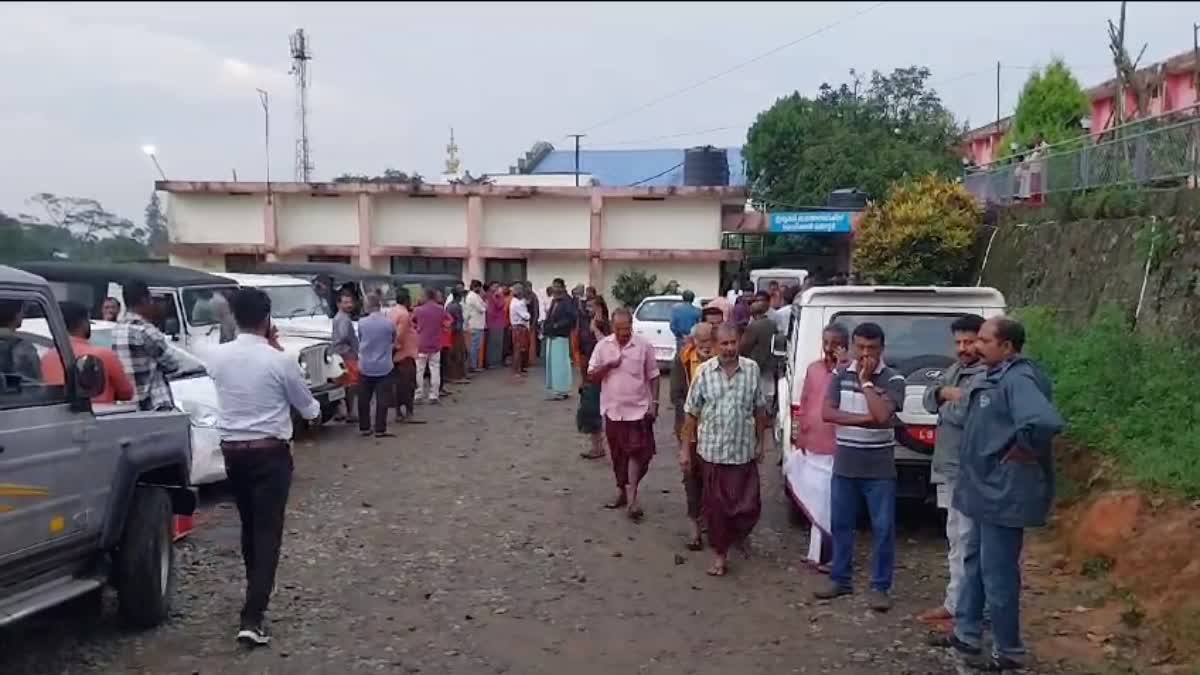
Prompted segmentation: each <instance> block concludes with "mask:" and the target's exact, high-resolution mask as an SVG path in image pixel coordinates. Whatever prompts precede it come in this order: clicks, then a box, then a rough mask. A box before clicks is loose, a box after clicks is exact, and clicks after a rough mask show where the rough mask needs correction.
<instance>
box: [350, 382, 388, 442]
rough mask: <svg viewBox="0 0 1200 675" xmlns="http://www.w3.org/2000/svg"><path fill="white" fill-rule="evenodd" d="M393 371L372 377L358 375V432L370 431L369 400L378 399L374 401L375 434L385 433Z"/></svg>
mask: <svg viewBox="0 0 1200 675" xmlns="http://www.w3.org/2000/svg"><path fill="white" fill-rule="evenodd" d="M393 374H395V370H393V371H392V372H390V373H388V374H387V375H381V376H379V377H372V376H370V375H364V374H363V373H361V372H360V373H359V374H358V430H359V431H362V432H367V431H370V430H371V426H370V425H371V421H370V420H371V399H372V398H378V400H377V401H375V433H377V434H382V433H384V432H385V431H387V413H388V407H389V405H390V404H391V397H392V389H394V384H393V379H392V375H393Z"/></svg>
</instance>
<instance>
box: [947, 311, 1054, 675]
mask: <svg viewBox="0 0 1200 675" xmlns="http://www.w3.org/2000/svg"><path fill="white" fill-rule="evenodd" d="M975 345H976V349H977V350H978V351H979V357H980V360H981V361H983V364H984V365H985V366H986V367H987V371H986V372H985V373H984V374H983V376H982V377H980V378H979V379H977V380H975V382H974V383H973V385H972V387H971V389H970V391H969V392H968V398H967V399H966V400H967V415H966V423H965V424H964V425H963V435H962V443H961V445H960V446H959V467H958V471H959V472H958V481H957V483H956V484H955V490H954V498H953V501H952V505H953V506H954V508H956V509H958V510H959V511H961V512H962V513H963V514H964V515H965V516H966V517H967V518H969V519H970V522H971V527H970V530H969V532H968V534H967V538H966V545H965V550H964V554H963V582H962V588H961V590H960V591H959V594H958V601H957V606H956V608H955V616H954V632H953V633H952V634H950V635H948V636H945V637H944V638H941V639H940V640H939V641H936V642H935V644H936V645H938V646H942V647H953V648H954V649H956V650H957V651H959V652H961V653H963V654H965V655H967V656H968V659H967V662H968V663H969V664H970V665H971V666H973V667H975V668H978V669H980V670H988V671H1002V670H1017V669H1020V668H1021V667H1022V666H1023V661H1024V660H1025V654H1026V652H1025V645H1024V644H1023V643H1022V642H1021V548H1022V544H1023V542H1024V537H1025V528H1027V527H1041V526H1043V525H1045V524H1046V517H1047V515H1048V514H1049V512H1050V507H1051V505H1052V504H1053V502H1054V456H1053V452H1052V450H1053V448H1052V443H1053V441H1054V437H1055V436H1057V435H1058V434H1059V433H1060V432H1061V431H1062V430H1063V427H1064V426H1065V423H1064V422H1063V419H1062V417H1061V416H1059V414H1058V411H1057V410H1055V409H1054V404H1053V403H1052V402H1051V400H1050V399H1051V386H1050V380H1049V378H1047V377H1046V375H1045V374H1044V373H1043V372H1042V371H1041V369H1040V368H1038V366H1037V365H1036V364H1034V363H1033V362H1032V361H1030V360H1029V359H1027V358H1025V356H1023V355H1022V354H1021V349H1022V348H1023V347H1024V346H1025V327H1024V326H1022V325H1021V324H1020V322H1018V321H1016V320H1014V319H1008V318H994V319H988V320H987V321H985V322H984V323H983V326H981V327H980V329H979V340H978V341H977V342H976V343H975ZM984 607H987V609H988V611H989V612H990V613H991V620H992V652H991V654H990V655H984V654H983V653H982V649H981V644H982V641H983V610H984Z"/></svg>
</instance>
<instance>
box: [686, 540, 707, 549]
mask: <svg viewBox="0 0 1200 675" xmlns="http://www.w3.org/2000/svg"><path fill="white" fill-rule="evenodd" d="M687 550H689V551H703V550H704V542H703V541H702V540H701V539H700V537H696V538H695V539H691V540H689V541H688V543H687Z"/></svg>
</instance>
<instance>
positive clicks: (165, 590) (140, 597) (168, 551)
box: [114, 487, 175, 628]
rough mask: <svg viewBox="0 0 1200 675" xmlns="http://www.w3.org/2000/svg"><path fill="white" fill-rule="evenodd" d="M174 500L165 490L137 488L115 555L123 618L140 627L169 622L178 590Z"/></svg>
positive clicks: (118, 593) (119, 602)
mask: <svg viewBox="0 0 1200 675" xmlns="http://www.w3.org/2000/svg"><path fill="white" fill-rule="evenodd" d="M171 522H172V513H171V499H170V497H169V496H168V495H167V491H166V490H164V489H163V488H155V487H138V488H137V489H136V490H135V491H134V494H133V503H132V504H130V505H129V515H128V516H127V517H126V519H125V531H124V532H123V533H122V536H121V544H120V546H119V548H118V549H117V552H116V556H115V560H114V562H115V572H116V586H117V600H118V606H119V608H120V612H121V618H122V619H124V620H125V621H126V622H128V623H129V624H131V625H133V626H136V627H138V628H151V627H153V626H157V625H158V624H160V623H162V622H163V621H165V620H166V618H167V614H168V613H169V612H170V609H171V596H172V594H173V592H174V590H175V548H174V546H172V543H171Z"/></svg>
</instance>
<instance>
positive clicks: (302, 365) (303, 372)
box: [296, 356, 308, 380]
mask: <svg viewBox="0 0 1200 675" xmlns="http://www.w3.org/2000/svg"><path fill="white" fill-rule="evenodd" d="M296 363H298V364H299V365H300V374H301V375H303V376H304V379H306V380H307V379H308V363H307V362H306V361H305V360H304V357H303V356H301V357H297V359H296Z"/></svg>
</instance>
